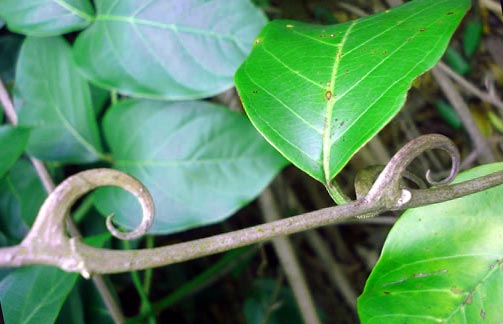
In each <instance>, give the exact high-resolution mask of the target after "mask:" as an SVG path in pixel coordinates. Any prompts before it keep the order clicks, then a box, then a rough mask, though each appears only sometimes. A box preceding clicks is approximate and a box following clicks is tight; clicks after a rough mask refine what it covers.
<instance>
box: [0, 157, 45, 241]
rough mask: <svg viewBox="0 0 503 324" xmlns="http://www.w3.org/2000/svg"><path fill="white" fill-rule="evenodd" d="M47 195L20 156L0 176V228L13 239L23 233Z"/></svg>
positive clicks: (31, 168) (21, 235)
mask: <svg viewBox="0 0 503 324" xmlns="http://www.w3.org/2000/svg"><path fill="white" fill-rule="evenodd" d="M46 196H47V194H46V193H45V190H44V187H43V186H42V184H41V182H40V179H39V178H38V177H37V174H36V173H35V170H34V169H33V167H32V166H31V164H30V162H28V161H27V160H19V161H18V162H17V163H16V164H14V166H13V167H12V168H11V169H10V171H9V172H8V173H7V175H6V176H5V177H4V178H3V179H0V228H1V229H2V232H3V233H4V234H5V235H6V236H7V237H8V238H9V239H10V240H11V241H12V242H13V243H18V242H19V241H21V239H23V237H24V236H25V235H26V233H27V231H28V229H29V228H30V226H31V224H32V223H33V221H34V220H35V216H36V215H37V213H38V210H39V208H40V206H42V203H43V202H44V199H45V198H46Z"/></svg>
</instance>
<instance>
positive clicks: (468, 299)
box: [463, 294, 473, 305]
mask: <svg viewBox="0 0 503 324" xmlns="http://www.w3.org/2000/svg"><path fill="white" fill-rule="evenodd" d="M472 297H473V296H472V294H469V295H468V296H466V299H465V300H464V301H463V304H465V305H470V304H471V303H472V302H473V299H472Z"/></svg>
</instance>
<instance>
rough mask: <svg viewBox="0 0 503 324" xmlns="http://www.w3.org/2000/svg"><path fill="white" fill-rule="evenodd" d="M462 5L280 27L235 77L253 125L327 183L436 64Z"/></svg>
mask: <svg viewBox="0 0 503 324" xmlns="http://www.w3.org/2000/svg"><path fill="white" fill-rule="evenodd" d="M469 5H470V1H468V0H463V1H458V0H440V1H429V0H416V1H412V2H409V3H406V4H404V5H402V6H399V7H395V8H393V9H390V10H388V11H386V12H382V13H379V14H376V15H372V16H369V17H366V18H362V19H358V20H354V21H351V22H347V23H344V24H339V25H334V26H319V25H309V24H304V23H300V22H295V21H288V20H279V21H273V22H271V23H269V24H268V25H267V26H266V27H265V28H264V29H263V30H262V32H261V33H260V35H259V36H258V37H257V38H256V40H255V42H254V47H253V50H252V52H251V54H250V56H249V57H248V58H247V59H246V61H245V62H244V63H243V64H242V66H241V67H240V68H239V70H238V72H237V73H236V76H235V82H236V86H237V88H238V91H239V94H240V96H241V99H242V101H243V104H244V107H245V110H246V112H247V114H248V116H249V117H250V119H251V121H252V123H253V124H254V126H255V127H256V128H257V129H258V130H259V131H260V132H261V133H262V134H263V135H264V136H265V138H266V139H267V140H268V141H269V142H270V143H271V144H272V145H273V146H274V147H275V148H276V149H277V150H278V151H280V152H281V153H282V154H283V155H284V156H285V157H286V158H287V159H288V160H290V161H291V162H292V163H294V164H295V165H296V166H297V167H299V168H300V169H302V170H303V171H305V172H307V173H308V174H309V175H311V176H312V177H314V178H315V179H317V180H319V181H321V182H322V183H325V184H327V183H328V182H329V181H330V180H331V179H332V178H333V177H334V176H335V175H336V174H337V173H338V172H339V171H340V170H341V169H342V168H343V167H344V165H346V163H347V162H348V161H349V159H350V158H351V157H352V156H353V155H354V154H355V153H356V152H357V151H358V149H360V148H361V147H362V146H363V145H364V144H365V143H366V142H368V141H369V140H370V139H371V138H372V137H373V136H374V135H375V134H376V133H377V132H378V131H379V130H380V129H382V128H383V127H384V125H386V124H387V123H388V122H389V121H390V120H391V118H393V116H395V115H396V114H397V112H398V111H399V109H400V108H401V107H402V105H403V103H404V101H405V97H406V94H407V91H408V89H409V88H410V86H411V83H412V81H413V80H414V79H415V78H416V77H417V76H419V75H420V74H422V73H424V72H425V71H427V70H428V69H430V68H431V67H433V65H434V64H435V63H436V62H437V61H438V60H439V58H440V57H441V55H442V53H443V52H444V50H445V48H446V46H447V44H448V42H449V39H450V37H451V36H452V33H453V32H454V31H455V29H456V27H457V26H458V24H459V22H460V20H461V18H462V17H463V16H464V14H465V12H466V11H467V10H468V8H469Z"/></svg>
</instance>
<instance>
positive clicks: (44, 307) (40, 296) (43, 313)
mask: <svg viewBox="0 0 503 324" xmlns="http://www.w3.org/2000/svg"><path fill="white" fill-rule="evenodd" d="M77 278H78V275H77V274H75V273H68V272H64V271H61V270H59V269H57V268H53V267H46V266H32V267H25V268H20V269H16V270H15V271H13V272H12V273H10V274H9V275H8V276H7V277H5V278H4V279H3V280H2V281H1V282H0V301H1V302H2V310H3V315H4V318H5V322H6V323H53V322H54V321H55V320H56V317H57V316H58V313H59V311H60V309H61V306H62V305H63V302H64V301H65V299H66V297H67V295H68V293H69V292H70V291H71V289H72V287H73V286H74V285H75V282H76V281H77Z"/></svg>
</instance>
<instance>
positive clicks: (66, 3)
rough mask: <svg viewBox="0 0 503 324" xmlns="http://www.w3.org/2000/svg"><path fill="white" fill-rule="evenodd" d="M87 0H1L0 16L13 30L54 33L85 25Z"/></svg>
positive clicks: (90, 14) (89, 17) (88, 14)
mask: <svg viewBox="0 0 503 324" xmlns="http://www.w3.org/2000/svg"><path fill="white" fill-rule="evenodd" d="M93 15H94V11H93V8H92V6H91V3H90V1H89V0H2V1H0V16H1V17H2V18H3V19H5V21H6V22H7V27H8V28H9V29H10V30H11V31H13V32H16V33H20V34H25V35H30V36H55V35H61V34H65V33H68V32H71V31H75V30H79V29H83V28H85V27H86V26H87V25H89V24H90V23H91V21H92V18H93Z"/></svg>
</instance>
